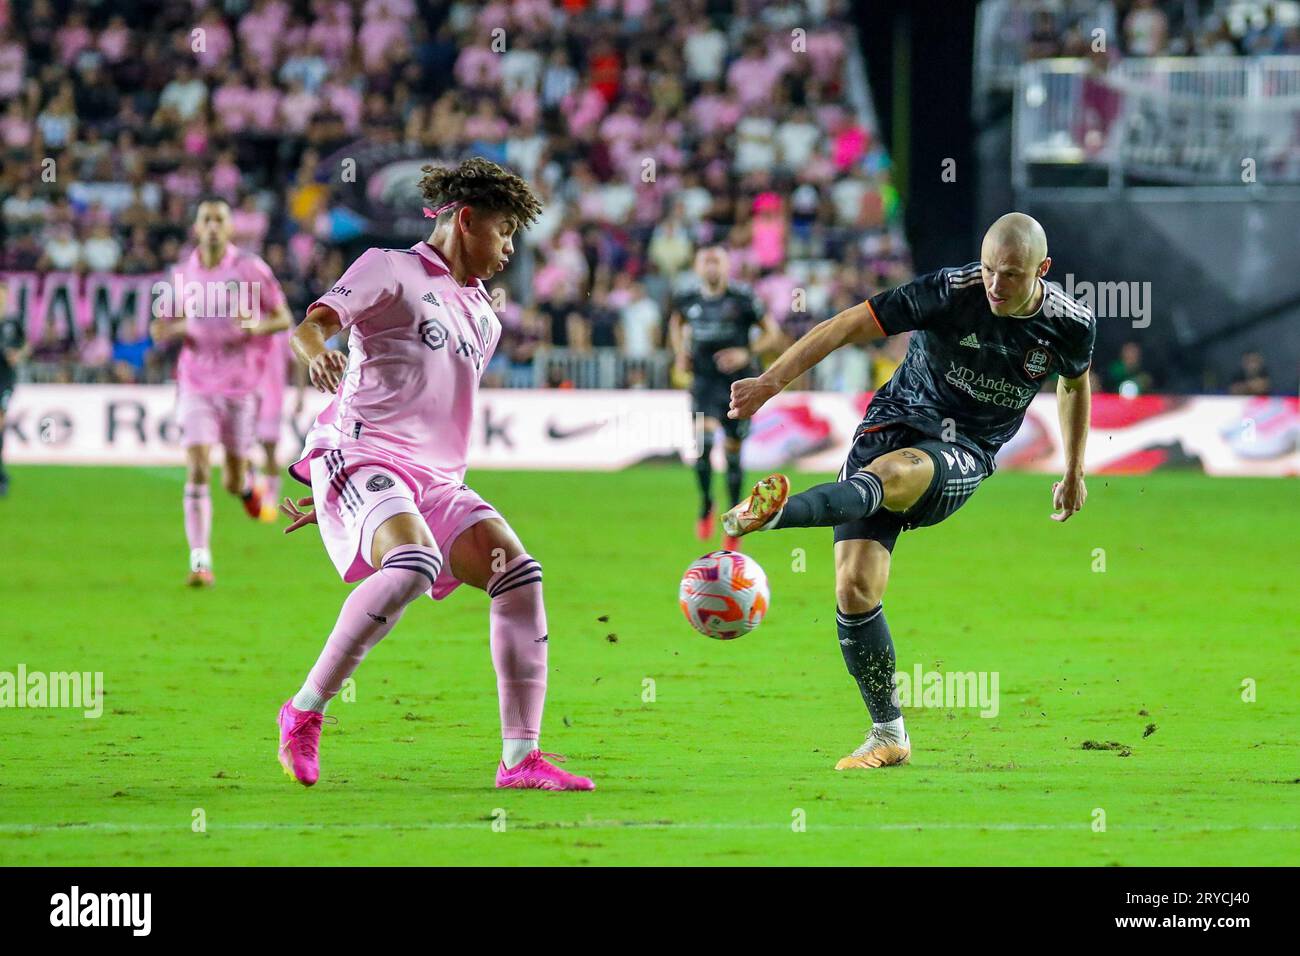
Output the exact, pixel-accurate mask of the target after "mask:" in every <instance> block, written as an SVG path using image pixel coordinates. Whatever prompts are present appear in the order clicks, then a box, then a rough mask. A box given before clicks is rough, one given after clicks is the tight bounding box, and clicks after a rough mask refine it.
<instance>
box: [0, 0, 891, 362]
mask: <svg viewBox="0 0 1300 956" xmlns="http://www.w3.org/2000/svg"><path fill="white" fill-rule="evenodd" d="M845 7H846V5H845V2H844V0H820V2H812V3H770V2H760V0H738V2H736V3H731V2H718V0H685V2H674V3H672V4H669V3H666V2H663V0H658V2H656V0H590V2H588V0H524V2H515V3H505V2H489V3H486V4H479V3H467V2H457V3H451V4H440V3H428V2H423V0H310V2H296V3H291V2H288V0H211V2H207V0H196V2H193V3H190V2H184V3H154V2H144V0H119V2H114V3H112V4H108V3H103V4H85V3H63V2H59V0H34V2H33V3H32V4H31V5H30V6H29V5H25V4H21V5H20V4H13V3H11V2H9V0H0V26H2V28H3V37H4V39H3V42H0V125H3V128H4V143H5V155H4V159H5V165H4V176H3V187H4V189H3V191H4V193H5V194H6V196H7V198H6V199H5V200H4V201H3V203H2V204H0V215H2V218H3V227H4V231H5V236H4V239H5V243H4V249H5V252H4V258H3V263H2V265H3V268H4V269H5V270H6V271H9V272H14V271H28V270H39V271H47V270H50V271H72V272H92V271H98V272H114V273H123V274H137V275H141V274H148V273H154V272H158V271H160V270H163V269H166V268H167V267H169V266H170V265H171V264H172V263H174V262H176V261H177V260H178V258H179V256H180V254H181V252H182V250H183V248H184V247H185V246H186V243H187V229H188V224H189V222H190V220H191V211H192V208H193V205H194V203H195V202H196V200H197V199H199V198H200V197H202V196H206V195H211V194H215V195H219V196H222V197H224V198H226V199H227V200H229V202H230V203H231V205H232V208H233V210H234V225H235V241H236V242H237V243H239V244H240V245H242V246H246V247H248V248H251V249H253V250H256V251H258V252H260V253H262V254H263V255H264V256H265V258H266V259H267V261H268V262H269V263H270V265H271V266H272V268H273V269H274V271H275V273H276V275H277V276H278V277H279V278H280V281H281V282H282V283H283V284H284V286H285V289H286V292H287V293H288V297H289V301H290V304H291V307H292V308H293V311H294V314H295V316H297V317H299V318H300V317H301V315H302V311H303V308H304V307H305V306H306V305H307V304H308V303H309V302H310V301H311V299H312V297H313V294H314V293H315V292H316V291H318V290H319V289H321V288H323V287H326V286H327V285H328V284H330V283H331V282H333V280H334V279H335V278H336V277H337V276H338V275H339V274H340V273H341V272H342V268H343V267H344V266H345V265H346V262H345V261H344V260H345V257H347V256H350V255H351V254H354V253H355V252H356V251H358V249H359V248H361V247H362V246H364V245H367V244H373V243H380V244H385V243H392V244H398V243H401V244H405V243H408V242H410V241H413V240H414V239H415V238H416V237H415V236H383V235H376V234H375V230H376V229H377V228H379V226H380V225H382V224H370V223H367V222H366V221H365V215H366V210H364V209H360V210H358V209H355V208H351V207H350V206H349V205H348V200H349V199H350V198H351V197H350V196H346V195H344V194H342V193H341V191H340V189H339V179H340V172H339V168H338V165H337V163H329V162H327V160H328V159H329V158H330V157H335V156H337V155H338V154H339V152H340V150H343V151H344V152H346V147H348V146H349V145H350V144H354V143H358V142H364V143H371V144H373V143H398V144H400V145H405V146H416V147H422V148H423V149H424V150H425V151H426V152H427V154H428V156H429V157H430V158H433V159H435V160H458V159H460V158H463V157H464V156H467V155H473V154H478V155H484V156H487V157H488V158H490V159H493V160H496V161H498V162H502V163H504V164H506V165H509V166H511V167H512V168H514V169H516V170H518V171H519V172H521V173H522V174H524V175H525V176H527V177H528V178H529V179H530V180H531V181H533V182H534V183H535V184H536V186H537V187H538V189H539V190H540V192H541V194H542V196H543V198H544V201H545V207H546V208H545V213H544V216H543V218H542V221H541V222H540V223H538V224H537V225H536V226H535V227H534V228H533V229H532V230H531V231H530V232H529V233H528V234H527V236H526V237H525V241H526V242H527V244H528V246H529V249H530V250H531V252H532V263H531V266H532V267H531V269H529V270H528V271H527V275H526V277H525V282H526V284H525V285H524V287H520V286H521V279H520V277H519V276H510V277H509V278H510V279H511V280H512V281H513V284H514V288H512V289H511V290H510V291H511V292H512V295H510V296H508V297H507V304H506V306H505V308H504V309H503V310H502V318H503V321H504V323H505V324H506V327H507V335H506V337H505V338H504V339H503V343H502V347H501V348H500V349H499V351H498V355H497V358H496V359H495V361H494V362H493V365H492V367H491V368H490V369H489V372H488V378H489V382H490V383H492V384H532V382H533V367H534V363H533V357H534V356H535V355H536V354H537V352H538V350H539V349H547V348H550V349H568V350H576V351H578V352H582V351H585V350H588V349H592V348H601V347H616V348H618V349H620V350H621V353H622V354H623V355H624V356H627V357H631V358H637V357H646V356H649V355H651V354H653V353H654V352H655V351H656V350H658V349H660V348H662V347H663V346H664V342H665V335H664V329H665V326H666V321H667V312H668V309H669V307H670V301H671V294H672V291H673V289H674V287H675V286H678V285H680V284H681V283H682V282H684V281H688V280H689V270H690V267H691V262H692V257H693V254H694V252H695V250H696V249H697V248H699V247H700V246H701V245H702V244H706V243H723V244H725V245H726V246H727V247H728V248H729V249H730V250H731V253H732V263H733V271H734V273H735V275H736V278H737V279H738V280H740V281H745V282H749V283H751V284H752V285H753V286H754V288H755V291H756V292H757V293H758V294H759V295H760V296H761V297H762V298H763V300H764V301H765V302H766V303H767V305H768V307H769V308H770V309H771V310H772V312H773V314H774V316H775V317H776V318H777V319H778V320H779V321H780V322H782V323H783V324H784V326H785V328H786V330H787V331H788V332H789V334H791V335H792V336H794V335H798V334H800V333H801V332H802V331H803V330H804V329H805V328H807V327H809V326H810V325H811V324H813V323H814V322H816V321H819V320H820V319H821V318H824V317H826V316H828V315H830V314H833V313H834V311H836V310H837V309H839V308H842V307H843V306H845V305H847V304H849V303H851V302H854V301H859V300H861V299H862V298H863V297H864V296H866V295H868V294H870V293H872V292H874V291H876V290H877V289H879V288H881V287H882V286H885V285H890V284H894V283H897V282H899V281H903V280H905V279H907V278H909V277H910V274H911V273H910V263H909V257H908V251H907V247H906V243H905V241H904V240H903V238H902V234H901V227H900V216H899V209H898V200H897V195H896V193H895V192H894V190H893V188H892V186H891V184H890V175H889V161H888V157H887V156H886V154H885V152H884V150H883V149H882V147H881V145H880V144H879V142H878V139H877V136H876V133H875V131H874V130H873V129H871V128H870V127H869V125H868V124H867V123H866V122H865V121H864V119H863V118H862V116H860V115H858V114H857V113H856V112H855V111H853V110H852V109H850V108H849V107H848V106H847V105H846V102H847V99H846V96H845V62H846V54H847V47H846V41H845V37H846V36H847V35H849V32H850V31H849V26H848V24H847V22H846V20H845V19H843V17H844V13H845ZM59 24H62V25H59ZM792 31H795V32H798V33H799V34H800V37H799V39H797V40H796V39H795V32H792ZM47 158H48V159H49V160H52V163H51V164H49V166H50V168H52V169H53V170H56V174H55V175H53V176H42V175H40V172H41V170H42V169H43V168H44V167H42V166H40V165H37V163H38V162H39V161H43V160H46V159H47ZM647 170H650V173H649V175H647ZM367 172H368V170H365V169H362V170H360V171H359V175H361V176H364V175H365V174H366V173H367ZM412 199H413V201H417V200H414V195H413V197H412ZM796 289H799V290H802V291H801V292H800V293H799V294H798V295H796V292H795V290H796ZM134 334H136V333H133V332H132V331H131V330H130V329H128V328H126V327H125V326H119V327H118V328H100V329H91V330H89V331H88V332H82V331H79V330H75V329H68V328H48V329H44V330H43V333H42V335H41V336H40V338H39V340H38V341H37V342H35V343H34V349H35V354H34V356H33V359H34V360H35V361H36V362H38V363H43V364H45V365H46V366H50V367H54V368H56V369H58V371H57V373H56V374H57V377H60V378H70V377H75V378H78V379H80V380H105V379H110V380H116V381H132V380H158V379H159V378H160V377H163V376H165V375H166V374H167V372H168V368H169V358H170V357H169V356H167V355H160V354H158V353H156V352H155V351H154V350H153V349H151V348H150V347H149V343H148V342H147V341H143V340H136V341H130V340H129V339H130V338H131V337H132V335H134ZM883 361H884V364H885V367H889V368H892V362H891V360H888V359H884V360H883ZM627 376H628V380H627V381H625V382H620V384H629V385H638V384H645V371H644V368H640V367H638V366H637V365H636V364H635V363H632V365H631V366H629V371H628V373H627ZM548 381H549V382H550V384H565V383H566V380H565V375H564V373H563V371H558V372H555V373H554V374H550V375H548Z"/></svg>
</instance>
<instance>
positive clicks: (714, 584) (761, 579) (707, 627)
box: [677, 551, 771, 641]
mask: <svg viewBox="0 0 1300 956" xmlns="http://www.w3.org/2000/svg"><path fill="white" fill-rule="evenodd" d="M677 597H678V601H679V602H680V604H681V606H682V613H683V614H685V615H686V620H687V621H689V622H690V625H691V627H693V628H695V629H696V630H697V631H699V632H700V633H701V634H703V635H704V636H705V637H713V638H717V639H718V640H720V641H729V640H731V639H732V638H736V637H740V635H742V634H748V633H749V632H750V631H752V630H753V629H754V628H756V627H758V625H759V624H761V623H762V622H763V618H764V616H765V615H766V614H767V607H768V604H769V602H770V600H771V595H770V593H769V592H768V589H767V575H766V574H764V573H763V569H762V568H760V567H759V566H758V562H757V561H755V560H754V559H753V558H750V557H747V556H745V555H743V554H741V553H739V552H738V551H711V552H710V553H708V554H706V555H705V556H704V557H702V558H700V559H699V560H698V561H696V562H695V563H694V564H692V565H691V566H690V567H689V568H687V569H686V573H685V574H683V575H682V585H681V588H680V589H679V590H678V592H677Z"/></svg>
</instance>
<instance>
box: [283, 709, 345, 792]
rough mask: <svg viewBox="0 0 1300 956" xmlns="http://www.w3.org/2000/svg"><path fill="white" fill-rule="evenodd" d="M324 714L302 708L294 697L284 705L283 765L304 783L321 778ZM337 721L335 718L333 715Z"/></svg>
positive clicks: (286, 771)
mask: <svg viewBox="0 0 1300 956" xmlns="http://www.w3.org/2000/svg"><path fill="white" fill-rule="evenodd" d="M324 720H325V715H324V714H318V713H316V711H314V710H298V709H297V708H296V707H294V706H293V698H290V699H289V700H286V701H285V702H284V706H283V707H281V708H280V717H279V720H278V721H277V723H279V725H280V766H282V767H284V772H285V773H287V774H288V775H289V776H291V777H293V779H295V780H297V781H298V782H299V783H300V784H302V785H303V786H304V787H310V786H311V785H312V784H313V783H315V782H316V781H317V780H319V779H320V751H319V747H320V728H321V724H322V723H323V722H324ZM330 721H331V723H334V722H336V721H334V718H332V717H331V718H330Z"/></svg>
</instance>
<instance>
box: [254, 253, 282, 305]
mask: <svg viewBox="0 0 1300 956" xmlns="http://www.w3.org/2000/svg"><path fill="white" fill-rule="evenodd" d="M248 270H249V272H250V273H251V275H252V278H253V281H254V282H257V283H258V284H259V288H260V289H261V293H262V303H261V304H262V310H263V311H264V312H274V311H275V310H276V309H278V308H279V307H280V306H282V305H283V304H284V290H283V289H281V288H280V283H279V281H278V280H277V279H276V278H275V273H273V272H272V271H271V267H270V266H268V265H267V264H266V260H265V259H263V258H262V257H261V256H255V255H252V254H251V253H250V254H249V257H248Z"/></svg>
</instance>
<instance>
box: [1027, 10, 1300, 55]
mask: <svg viewBox="0 0 1300 956" xmlns="http://www.w3.org/2000/svg"><path fill="white" fill-rule="evenodd" d="M1002 2H1004V3H1006V4H1007V7H1006V10H1005V13H1004V15H1003V20H1002V30H1003V33H1004V37H1005V38H1006V39H1008V40H1010V41H1011V42H1012V43H1014V44H1016V45H1017V46H1019V48H1020V51H1021V58H1022V59H1023V60H1041V59H1048V58H1051V57H1090V56H1094V55H1103V56H1104V57H1106V58H1108V59H1113V58H1116V57H1151V56H1265V55H1270V54H1291V55H1296V54H1300V3H1297V2H1296V0H1233V2H1223V0H1217V2H1193V3H1187V2H1185V0H1101V2H1098V0H1087V2H1078V0H1002ZM1098 29H1100V30H1102V31H1104V33H1103V35H1104V36H1105V37H1117V38H1118V40H1119V42H1118V44H1112V43H1107V44H1106V49H1105V50H1104V51H1103V50H1099V49H1094V40H1095V38H1094V36H1093V31H1095V30H1098Z"/></svg>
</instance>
